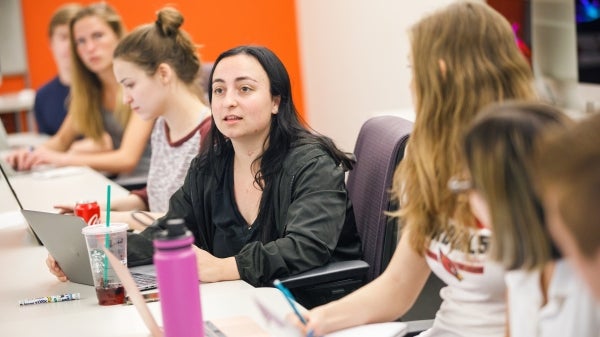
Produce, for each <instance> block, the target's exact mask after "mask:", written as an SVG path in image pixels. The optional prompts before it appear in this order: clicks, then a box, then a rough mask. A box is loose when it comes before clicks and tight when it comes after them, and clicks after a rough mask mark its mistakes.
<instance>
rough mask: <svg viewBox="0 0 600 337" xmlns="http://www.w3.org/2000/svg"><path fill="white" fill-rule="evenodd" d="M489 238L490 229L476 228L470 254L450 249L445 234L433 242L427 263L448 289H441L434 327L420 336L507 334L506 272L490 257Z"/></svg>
mask: <svg viewBox="0 0 600 337" xmlns="http://www.w3.org/2000/svg"><path fill="white" fill-rule="evenodd" d="M490 235H491V231H490V230H489V229H486V228H480V229H473V230H472V231H471V234H470V236H471V237H470V249H469V251H468V252H464V251H461V250H454V249H451V248H450V244H449V243H448V239H447V235H446V234H441V235H439V236H438V237H436V238H434V239H433V240H431V243H430V245H429V247H428V249H427V251H426V260H427V264H428V265H429V267H430V268H431V270H432V271H433V272H434V273H435V274H436V275H437V276H438V277H439V278H440V279H441V280H442V281H444V282H445V283H446V285H447V286H446V287H444V288H442V290H440V297H441V298H442V305H441V306H440V309H439V310H438V312H437V314H436V318H435V321H434V324H433V327H432V328H431V329H429V330H427V331H425V332H423V333H422V334H421V335H419V336H422V337H425V336H436V337H438V336H462V337H469V336H473V337H488V336H490V337H491V336H498V337H500V336H504V335H505V329H506V325H505V324H506V303H505V301H506V297H505V296H506V287H505V283H504V274H505V270H504V268H502V267H501V266H500V265H499V264H497V263H495V262H492V261H490V259H488V258H487V253H488V249H489V243H490Z"/></svg>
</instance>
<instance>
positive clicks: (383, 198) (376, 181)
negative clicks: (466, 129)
mask: <svg viewBox="0 0 600 337" xmlns="http://www.w3.org/2000/svg"><path fill="white" fill-rule="evenodd" d="M411 131H412V122H410V121H408V120H405V119H403V118H401V117H398V116H378V117H373V118H370V119H369V120H367V121H366V122H365V123H364V124H363V126H362V127H361V129H360V132H359V134H358V138H357V141H356V145H355V148H354V155H355V156H356V165H355V167H354V169H353V170H352V171H350V173H349V174H348V182H347V187H348V194H349V196H350V200H352V204H353V206H354V215H355V217H356V226H357V229H358V233H359V235H360V237H361V240H362V245H363V254H364V259H365V261H366V262H367V263H368V264H369V265H370V268H369V272H368V273H367V281H371V280H372V279H374V278H375V277H377V276H378V275H379V274H381V272H382V271H383V270H384V269H385V267H386V266H387V263H388V262H389V258H390V257H391V254H392V253H393V251H394V249H395V245H396V239H397V235H396V233H397V226H396V223H395V221H394V220H393V219H389V217H388V216H387V215H386V214H385V212H386V211H388V210H390V209H391V208H390V193H389V191H390V188H391V186H392V178H393V175H394V171H395V168H396V166H397V165H398V163H399V162H400V160H401V159H402V157H403V156H404V149H405V147H406V142H407V141H408V136H409V134H410V132H411Z"/></svg>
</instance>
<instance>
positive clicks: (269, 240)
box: [51, 46, 361, 286]
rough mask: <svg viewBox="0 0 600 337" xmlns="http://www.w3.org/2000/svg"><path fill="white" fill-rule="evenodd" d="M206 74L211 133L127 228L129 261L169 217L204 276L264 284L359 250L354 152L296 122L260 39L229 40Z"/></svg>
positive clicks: (280, 71) (148, 249)
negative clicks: (251, 42) (165, 200)
mask: <svg viewBox="0 0 600 337" xmlns="http://www.w3.org/2000/svg"><path fill="white" fill-rule="evenodd" d="M209 79H210V81H209V83H211V88H212V90H211V91H209V94H208V97H209V100H210V103H211V108H212V122H213V123H212V126H211V132H210V141H207V142H203V143H202V148H201V154H200V156H199V157H197V158H195V159H194V160H193V161H192V164H191V166H190V169H189V171H188V174H187V177H186V179H185V183H184V185H183V186H182V187H181V188H180V189H179V190H177V192H175V194H174V195H173V196H172V197H171V200H170V203H169V211H168V212H167V214H166V216H165V217H163V218H161V219H159V221H158V223H157V224H156V225H154V226H151V227H149V228H148V229H146V230H145V231H143V232H142V233H141V234H139V235H135V234H134V235H131V236H129V241H128V244H127V246H128V247H127V248H128V250H129V254H128V261H132V263H139V262H140V261H145V262H151V261H152V260H151V258H152V254H153V249H152V239H153V237H154V234H155V233H156V232H157V231H158V230H161V229H162V228H164V226H165V223H166V221H167V219H171V218H183V219H184V220H185V222H186V224H187V225H188V227H189V229H190V231H191V232H192V233H194V236H195V239H196V240H195V245H196V246H197V247H196V248H195V250H196V258H197V261H198V267H199V274H200V275H199V276H200V279H201V280H202V281H204V282H215V281H224V280H234V279H242V280H245V281H247V282H248V283H250V284H252V285H255V286H259V285H267V284H270V282H272V280H273V279H275V278H277V277H282V276H286V275H290V274H296V273H299V272H302V271H305V270H308V269H310V268H314V267H317V266H321V265H324V264H326V263H327V262H329V261H331V260H341V259H355V258H360V256H361V245H360V240H359V237H358V234H357V231H356V225H355V222H354V212H353V210H352V204H351V203H350V200H349V199H348V193H347V190H346V185H345V181H344V178H345V171H346V170H347V169H350V168H352V165H353V163H354V161H353V160H352V159H351V158H349V157H348V156H347V155H346V154H344V153H343V152H342V151H340V150H339V149H338V148H337V147H336V146H335V145H334V143H333V142H332V140H331V139H329V138H327V137H325V136H321V135H318V134H316V133H313V132H312V131H311V130H309V129H307V128H306V127H305V126H304V124H303V123H301V121H300V116H299V115H298V112H297V110H296V107H295V106H294V102H293V100H292V91H291V84H290V79H289V75H288V73H287V70H286V69H285V67H284V65H283V63H282V62H281V60H280V59H279V58H278V57H277V56H276V55H275V54H274V53H273V52H272V51H270V50H269V49H267V48H264V47H259V46H240V47H236V48H233V49H230V50H228V51H226V52H224V53H222V54H221V55H220V56H219V57H218V58H217V60H216V61H215V66H214V68H213V70H212V72H211V74H210V77H209ZM51 270H52V271H53V272H54V273H57V271H56V270H53V269H51ZM58 275H60V273H58Z"/></svg>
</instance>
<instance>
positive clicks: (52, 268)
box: [46, 254, 69, 282]
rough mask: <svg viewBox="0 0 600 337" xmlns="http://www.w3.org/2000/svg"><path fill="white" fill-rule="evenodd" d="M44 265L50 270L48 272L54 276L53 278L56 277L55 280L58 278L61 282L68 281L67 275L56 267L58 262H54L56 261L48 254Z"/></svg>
mask: <svg viewBox="0 0 600 337" xmlns="http://www.w3.org/2000/svg"><path fill="white" fill-rule="evenodd" d="M46 265H47V266H48V270H50V272H51V273H52V274H54V276H56V278H58V279H59V280H60V281H61V282H67V281H68V280H69V279H68V278H67V275H65V273H64V272H63V270H62V269H61V268H60V266H59V265H58V262H56V260H55V259H54V258H53V257H52V255H50V254H48V258H47V259H46Z"/></svg>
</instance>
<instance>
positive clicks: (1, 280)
mask: <svg viewBox="0 0 600 337" xmlns="http://www.w3.org/2000/svg"><path fill="white" fill-rule="evenodd" d="M46 255H47V251H46V249H45V248H44V247H41V246H38V247H32V246H22V247H13V248H4V249H2V248H0V268H1V269H2V273H0V284H1V285H2V287H0V335H2V336H11V337H19V336H87V337H94V336H98V337H100V336H103V337H104V336H149V335H150V333H149V331H148V329H147V328H146V326H145V325H144V323H143V321H142V319H141V318H140V316H139V315H138V313H137V311H136V309H135V307H134V306H132V305H113V306H100V305H98V301H97V299H96V293H95V290H94V288H93V287H91V286H86V285H81V284H77V283H71V282H60V281H58V280H57V279H56V278H55V277H54V276H53V275H51V274H50V273H49V272H48V270H47V268H46V266H45V263H44V261H45V258H46ZM76 292H79V293H81V300H76V301H68V302H60V303H44V304H33V305H26V306H19V305H18V301H19V300H23V299H27V298H35V297H41V296H48V295H59V294H63V293H76ZM200 294H201V295H200V296H201V300H202V313H203V318H204V319H205V320H212V319H216V318H223V317H232V316H240V315H241V316H248V317H250V318H251V319H253V320H254V321H255V322H256V323H257V324H259V325H260V326H262V327H263V328H264V329H265V330H266V331H269V330H271V329H272V328H273V326H272V325H269V324H267V322H266V321H265V319H264V318H263V316H262V314H261V313H260V312H259V311H258V310H257V307H256V305H255V303H254V298H255V297H257V298H260V299H261V301H262V302H263V303H267V304H268V305H269V308H271V309H273V310H274V312H277V313H279V314H280V315H281V317H280V318H283V316H284V315H286V314H287V313H289V312H290V311H291V309H290V308H289V306H288V305H287V303H286V302H285V299H284V298H283V296H282V295H281V294H280V293H279V292H278V290H277V289H274V288H253V287H252V286H250V285H249V284H248V283H246V282H244V281H230V282H218V283H210V284H202V285H201V286H200ZM148 306H149V308H150V311H151V312H152V314H153V315H154V317H155V318H156V319H157V322H158V324H159V325H162V320H161V310H160V302H154V303H148ZM285 335H287V336H298V335H299V334H298V333H296V332H295V331H293V330H292V331H289V330H287V333H286V334H285ZM278 336H284V335H281V334H279V333H278Z"/></svg>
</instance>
